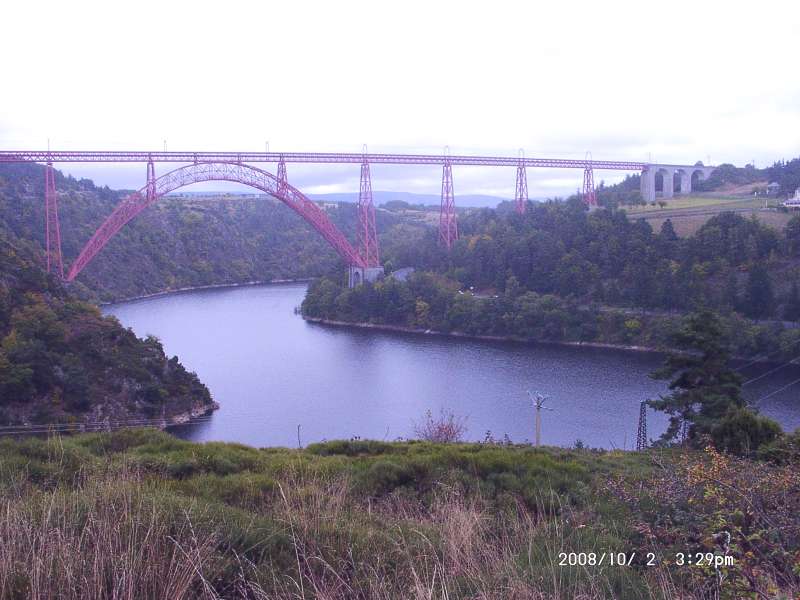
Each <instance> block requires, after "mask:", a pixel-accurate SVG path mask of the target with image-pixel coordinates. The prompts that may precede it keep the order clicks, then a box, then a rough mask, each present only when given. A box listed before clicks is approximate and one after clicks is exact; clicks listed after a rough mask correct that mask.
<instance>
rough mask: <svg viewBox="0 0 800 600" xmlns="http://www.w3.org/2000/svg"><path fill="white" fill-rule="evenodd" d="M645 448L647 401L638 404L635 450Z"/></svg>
mask: <svg viewBox="0 0 800 600" xmlns="http://www.w3.org/2000/svg"><path fill="white" fill-rule="evenodd" d="M645 448H647V402H646V401H644V400H643V401H642V403H641V404H640V405H639V429H638V430H637V431H636V450H638V451H641V450H644V449H645Z"/></svg>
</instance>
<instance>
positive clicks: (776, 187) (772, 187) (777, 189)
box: [767, 181, 781, 196]
mask: <svg viewBox="0 0 800 600" xmlns="http://www.w3.org/2000/svg"><path fill="white" fill-rule="evenodd" d="M780 193H781V184H780V183H778V182H777V181H772V182H770V183H768V184H767V195H768V196H777V195H778V194H780Z"/></svg>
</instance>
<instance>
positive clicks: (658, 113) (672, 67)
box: [0, 0, 800, 196]
mask: <svg viewBox="0 0 800 600" xmlns="http://www.w3.org/2000/svg"><path fill="white" fill-rule="evenodd" d="M0 56H2V68H1V69H0V82H1V83H0V148H2V149H41V148H43V147H46V145H47V140H48V138H49V140H50V145H51V147H52V148H53V149H70V150H78V149H114V150H121V149H125V150H144V149H153V150H159V149H162V148H163V143H164V142H163V141H164V140H166V142H167V147H168V149H170V150H241V151H245V150H250V151H263V150H264V146H265V142H266V141H267V140H268V141H269V144H270V149H271V150H273V151H281V150H283V151H301V150H302V151H348V152H351V151H360V150H361V147H362V144H368V148H369V150H370V151H371V152H391V151H396V152H430V153H434V152H441V151H442V149H443V147H444V146H445V145H448V146H449V147H450V151H451V153H453V154H477V153H480V154H490V153H493V154H505V155H516V154H517V151H518V149H519V148H524V149H525V152H526V155H527V156H553V157H577V156H584V155H585V153H586V151H591V152H592V155H593V156H594V157H595V158H604V159H635V160H648V159H652V160H653V161H658V162H670V163H693V162H695V161H697V160H703V161H706V162H707V161H708V160H709V158H710V161H711V162H712V163H720V162H733V163H735V164H738V165H742V164H744V163H746V162H750V161H751V160H753V159H754V160H755V161H756V164H757V166H765V165H766V164H769V163H771V162H773V161H774V160H776V159H781V158H791V157H795V156H800V70H799V69H798V64H799V63H800V2H797V0H791V1H789V0H787V1H769V0H766V1H761V2H748V3H744V2H739V1H738V0H729V1H727V2H704V1H702V0H694V1H692V2H682V1H671V2H649V1H642V0H638V1H631V2H614V1H607V2H597V1H595V2H580V1H574V0H573V1H570V2H535V1H533V0H528V1H524V2H503V1H501V0H491V1H484V2H469V1H465V0H461V1H454V2H450V1H442V0H425V1H421V2H418V1H415V0H404V1H403V2H391V3H390V2H384V1H381V0H373V1H371V2H347V1H330V0H329V1H320V2H302V1H298V0H294V1H290V0H285V1H281V2H269V1H264V0H262V1H256V2H243V1H237V0H218V1H216V2H204V1H198V0H195V1H191V2H181V1H173V0H170V1H166V0H161V1H159V2H154V1H152V2H151V1H149V0H137V1H135V2H133V1H126V0H115V1H109V0H103V1H97V2H88V1H81V0H76V1H72V2H63V1H61V2H25V1H11V2H7V3H5V4H4V6H3V9H2V27H0ZM158 168H159V169H165V168H166V166H164V165H161V166H159V167H158ZM64 169H65V170H66V171H69V172H72V173H73V174H75V175H78V176H87V177H92V178H93V179H95V180H96V181H98V182H99V183H102V184H106V183H107V184H109V185H111V186H112V187H113V186H117V187H128V188H133V187H140V186H141V185H142V184H143V179H144V166H143V165H142V166H138V167H135V168H133V169H131V168H128V169H119V168H114V169H111V168H103V167H98V166H96V165H95V166H92V165H89V166H88V167H87V166H80V167H79V166H73V165H70V166H64ZM289 177H290V181H291V182H292V183H293V184H294V185H296V186H297V187H299V188H300V189H302V190H304V191H308V192H324V191H337V192H338V191H351V190H354V189H357V187H358V167H357V165H352V166H349V167H324V166H299V165H289ZM440 177H441V173H440V170H438V169H436V168H430V169H428V168H424V169H416V168H415V169H404V168H402V167H389V166H380V167H373V188H374V189H379V190H403V191H410V192H423V193H424V192H430V193H438V192H439V188H440ZM581 177H582V173H581V172H579V171H560V172H551V171H539V170H529V173H528V178H529V187H530V194H531V196H545V195H553V194H564V193H569V192H572V191H574V190H575V189H576V188H577V187H578V186H579V185H580V181H581ZM612 177H613V174H610V173H602V172H598V173H596V174H595V178H596V179H597V180H599V179H606V180H607V181H609V180H611V179H612ZM454 178H455V191H456V194H457V195H458V193H488V194H496V195H501V196H510V195H513V189H514V170H513V168H510V169H489V170H482V169H476V168H472V167H462V168H459V169H457V170H456V171H455V173H454ZM217 187H218V186H217Z"/></svg>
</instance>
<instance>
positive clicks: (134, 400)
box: [0, 227, 214, 425]
mask: <svg viewBox="0 0 800 600" xmlns="http://www.w3.org/2000/svg"><path fill="white" fill-rule="evenodd" d="M41 261H42V256H41V253H40V252H39V251H38V249H37V248H36V247H35V245H34V244H33V243H31V242H27V241H24V240H20V239H19V238H16V237H15V236H14V235H13V234H11V233H10V232H8V231H6V230H4V229H3V228H1V227H0V425H7V424H16V423H70V422H71V423H75V422H92V423H98V422H101V421H105V420H106V419H110V420H111V421H115V422H116V421H125V420H131V419H148V418H150V419H152V418H159V419H160V418H165V419H167V420H170V419H172V418H174V417H177V416H183V415H188V414H192V413H193V414H199V413H202V412H204V411H207V410H210V409H211V408H213V406H214V403H213V402H212V400H211V396H210V394H209V392H208V389H206V387H205V386H204V385H203V384H202V383H200V381H199V380H198V379H197V376H196V375H195V374H194V373H189V372H187V371H186V370H185V369H184V367H183V366H182V365H181V364H180V362H178V359H177V358H176V357H173V358H171V359H168V358H167V356H166V355H165V354H164V350H163V348H162V346H161V344H160V342H159V341H158V340H157V339H156V338H153V337H149V338H148V339H146V340H141V339H138V338H137V337H136V336H135V335H134V333H133V332H132V331H131V330H129V329H124V328H123V327H122V326H120V324H119V323H118V322H117V321H116V319H114V318H110V317H103V316H102V315H101V314H100V311H99V310H98V309H97V308H96V307H94V306H92V305H90V304H87V303H85V302H82V301H79V300H77V299H76V298H75V297H74V296H73V295H71V294H70V293H68V292H67V291H65V289H64V287H63V286H62V285H61V284H60V283H59V282H58V281H56V280H55V279H54V278H53V277H51V276H49V275H48V274H47V273H46V272H45V271H44V270H43V269H42V268H41V266H40V265H41Z"/></svg>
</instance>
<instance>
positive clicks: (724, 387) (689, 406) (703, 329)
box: [648, 310, 745, 444]
mask: <svg viewBox="0 0 800 600" xmlns="http://www.w3.org/2000/svg"><path fill="white" fill-rule="evenodd" d="M673 343H674V346H675V347H676V348H677V349H678V351H677V352H672V353H670V354H669V355H668V356H667V359H666V361H665V363H664V366H663V367H662V368H661V369H659V370H657V371H656V372H655V373H653V377H655V378H656V379H670V380H671V381H670V383H669V389H670V392H671V393H670V394H668V395H666V396H661V397H660V398H659V399H658V400H648V405H649V406H651V407H652V408H654V409H656V410H661V411H664V412H665V413H667V414H668V415H669V426H668V427H667V431H666V432H665V433H664V435H663V436H662V441H663V442H671V441H674V440H675V439H676V438H677V437H678V435H679V434H680V433H681V429H682V427H683V426H684V425H685V426H687V427H688V430H687V434H688V439H689V440H690V441H691V442H692V443H695V444H699V443H700V439H701V437H703V436H705V435H707V434H710V433H711V431H712V429H713V427H714V426H715V425H717V424H719V423H720V422H721V421H722V419H724V418H725V416H726V415H727V414H728V412H729V410H730V409H737V408H741V407H743V406H744V405H745V402H744V400H743V399H742V394H741V385H742V380H741V377H740V376H739V374H738V373H736V371H734V370H733V369H731V368H730V367H729V366H728V362H729V359H730V355H729V352H728V349H727V347H726V345H725V343H724V336H723V331H722V325H721V323H720V320H719V317H718V316H717V315H716V314H714V313H713V312H711V311H709V310H701V311H699V312H695V313H692V314H691V315H689V316H688V317H687V318H686V319H685V320H684V323H683V325H682V327H681V329H680V330H679V331H678V332H677V333H676V334H675V335H674V339H673Z"/></svg>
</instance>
